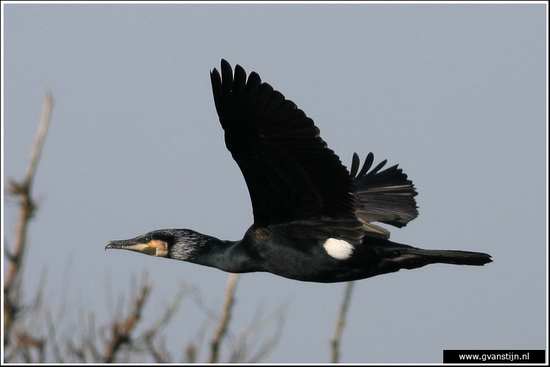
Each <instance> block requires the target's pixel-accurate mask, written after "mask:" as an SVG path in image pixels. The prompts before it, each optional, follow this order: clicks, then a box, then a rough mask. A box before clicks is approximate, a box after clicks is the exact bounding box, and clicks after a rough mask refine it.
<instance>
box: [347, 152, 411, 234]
mask: <svg viewBox="0 0 550 367" xmlns="http://www.w3.org/2000/svg"><path fill="white" fill-rule="evenodd" d="M373 161H374V155H373V154H372V153H369V154H368V155H367V158H366V159H365V162H364V163H363V167H362V168H361V171H360V172H359V173H358V170H359V157H358V156H357V154H354V155H353V159H352V163H351V169H350V176H351V177H352V178H353V179H354V181H353V183H354V185H355V194H356V206H357V212H356V214H357V217H358V218H359V220H360V221H361V223H363V229H364V231H365V233H366V234H367V235H370V236H374V237H382V238H389V236H390V233H389V231H388V230H386V229H385V228H382V227H379V226H377V225H374V224H372V222H381V223H386V224H391V225H392V226H395V227H399V228H401V227H403V226H405V225H406V224H407V223H408V222H410V221H411V220H413V219H414V218H416V217H417V216H418V207H417V205H416V200H415V198H414V197H415V196H416V195H417V194H418V193H417V192H416V189H415V187H414V185H413V182H412V181H411V180H409V179H408V177H407V175H406V174H405V173H403V170H402V169H401V168H398V166H397V165H394V166H391V167H389V168H386V169H385V170H383V171H381V169H382V168H383V167H384V165H385V164H386V160H384V161H382V162H380V163H379V164H378V165H377V166H376V167H374V168H373V169H371V167H372V163H373ZM369 169H371V170H370V171H369Z"/></svg>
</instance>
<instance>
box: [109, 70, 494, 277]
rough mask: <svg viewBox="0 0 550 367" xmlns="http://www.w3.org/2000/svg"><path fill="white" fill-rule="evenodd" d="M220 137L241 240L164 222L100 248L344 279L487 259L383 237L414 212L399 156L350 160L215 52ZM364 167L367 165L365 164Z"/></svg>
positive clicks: (292, 108) (276, 95) (255, 78)
mask: <svg viewBox="0 0 550 367" xmlns="http://www.w3.org/2000/svg"><path fill="white" fill-rule="evenodd" d="M210 78H211V82H212V91H213V94H214V102H215V105H216V111H217V112H218V115H219V117H220V122H221V125H222V128H223V129H224V130H225V144H226V146H227V149H229V151H230V152H231V154H232V156H233V158H234V159H235V161H236V162H237V164H238V165H239V167H240V169H241V171H242V174H243V176H244V178H245V181H246V184H247V186H248V191H249V192H250V199H251V201H252V209H253V212H254V223H253V224H252V226H250V228H249V229H248V230H247V231H246V233H245V234H244V237H243V239H241V240H240V241H224V240H219V239H217V238H214V237H211V236H207V235H203V234H200V233H198V232H195V231H192V230H189V229H163V230H156V231H152V232H149V233H146V234H144V235H141V236H138V237H135V238H132V239H129V240H121V241H111V242H109V243H108V244H107V246H106V247H105V248H106V249H126V250H132V251H137V252H141V253H144V254H147V255H154V256H160V257H167V258H171V259H176V260H183V261H188V262H192V263H196V264H200V265H206V266H211V267H215V268H218V269H221V270H224V271H227V272H231V273H246V272H254V271H264V272H270V273H273V274H277V275H280V276H283V277H286V278H290V279H296V280H301V281H310V282H324V283H330V282H343V281H350V280H357V279H363V278H369V277H373V276H376V275H380V274H385V273H391V272H395V271H398V270H399V269H414V268H419V267H421V266H424V265H427V264H433V263H446V264H457V265H483V264H486V263H489V262H491V261H492V260H491V256H490V255H488V254H484V253H479V252H468V251H451V250H424V249H419V248H416V247H412V246H408V245H403V244H400V243H396V242H392V241H390V240H389V236H390V233H389V231H388V230H386V229H385V228H382V227H380V226H377V225H375V224H373V222H381V223H386V224H390V225H392V226H395V227H403V226H405V225H406V224H407V223H408V222H409V221H411V220H413V219H414V218H416V216H417V215H418V211H417V206H416V201H415V199H414V197H415V196H416V194H417V192H416V190H415V188H414V185H413V183H412V181H410V180H408V178H407V175H406V174H405V173H403V171H402V170H401V169H400V168H398V166H397V165H395V166H392V167H390V168H386V169H384V170H382V168H383V166H384V165H385V164H386V161H383V162H381V163H380V164H378V165H377V166H376V167H374V168H373V169H371V167H372V163H373V160H374V157H373V154H372V153H369V154H368V156H367V158H366V161H365V162H364V164H363V166H362V168H361V170H359V166H360V164H359V158H358V156H357V154H354V156H353V160H352V165H351V170H350V172H348V170H347V169H346V168H345V167H344V166H343V165H342V163H341V161H340V158H338V156H337V155H336V154H335V153H334V152H333V151H332V150H331V149H329V148H328V147H327V144H326V143H325V141H323V139H321V137H320V136H319V129H318V128H317V127H316V126H315V125H314V123H313V120H312V119H311V118H309V117H307V116H306V114H305V113H304V112H303V111H302V110H300V109H299V108H298V107H297V106H296V104H294V102H292V101H290V100H287V99H285V97H284V96H283V95H282V94H281V93H280V92H278V91H276V90H274V89H273V88H272V87H271V86H270V85H269V84H267V83H262V81H261V79H260V76H259V75H258V74H257V73H255V72H252V73H250V75H249V76H248V78H247V76H246V72H245V71H244V69H243V68H242V67H241V66H239V65H237V66H236V67H235V73H234V74H233V70H232V68H231V65H229V63H228V62H227V61H225V60H222V61H221V76H220V73H219V72H218V70H216V69H214V70H213V71H212V72H211V73H210ZM369 169H370V171H369Z"/></svg>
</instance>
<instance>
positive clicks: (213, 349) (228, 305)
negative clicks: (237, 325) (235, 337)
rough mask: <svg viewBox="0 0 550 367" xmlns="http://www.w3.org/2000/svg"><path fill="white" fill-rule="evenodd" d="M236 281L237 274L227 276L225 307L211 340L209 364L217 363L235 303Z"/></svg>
mask: <svg viewBox="0 0 550 367" xmlns="http://www.w3.org/2000/svg"><path fill="white" fill-rule="evenodd" d="M238 279H239V275H238V274H231V275H230V276H229V282H228V283H227V292H226V294H225V306H224V309H223V313H222V317H221V320H220V325H219V326H218V330H217V331H216V334H215V335H214V338H213V339H212V342H211V344H210V359H209V360H208V362H209V363H216V362H218V359H219V349H220V343H221V340H222V338H223V337H224V335H225V333H226V331H227V325H228V324H229V319H230V318H231V310H232V308H233V303H234V301H235V298H234V296H235V287H236V286H237V280H238Z"/></svg>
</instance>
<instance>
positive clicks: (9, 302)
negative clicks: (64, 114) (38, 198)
mask: <svg viewBox="0 0 550 367" xmlns="http://www.w3.org/2000/svg"><path fill="white" fill-rule="evenodd" d="M52 107H53V98H52V94H51V92H50V91H46V95H45V97H44V108H43V111H42V120H41V122H40V126H39V128H38V134H37V136H36V140H35V142H34V146H33V150H32V154H31V160H30V162H29V166H28V167H27V173H26V175H25V179H24V181H23V182H21V183H18V182H15V181H13V180H12V181H11V182H10V184H11V185H10V191H11V193H12V194H13V195H18V196H20V197H21V199H20V208H21V210H20V212H19V220H18V222H17V229H16V232H15V239H14V245H13V249H12V250H11V251H9V252H7V256H6V257H7V259H8V265H7V267H8V269H7V271H6V275H5V281H4V346H7V345H8V344H9V343H10V340H11V338H10V330H11V327H12V326H13V322H14V321H15V318H16V317H17V313H18V311H19V310H20V309H21V308H22V306H21V302H20V298H21V274H22V265H23V258H24V255H25V250H26V243H27V242H26V239H27V226H28V222H29V220H30V219H31V218H32V216H33V214H34V211H35V209H36V205H35V202H34V200H33V199H32V196H31V188H32V182H33V180H34V175H35V173H36V168H37V166H38V160H39V158H40V154H41V152H42V146H43V145H44V139H45V138H46V132H47V131H48V126H49V124H50V116H51V111H52Z"/></svg>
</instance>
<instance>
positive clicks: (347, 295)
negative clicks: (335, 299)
mask: <svg viewBox="0 0 550 367" xmlns="http://www.w3.org/2000/svg"><path fill="white" fill-rule="evenodd" d="M353 284H354V282H348V283H347V284H346V290H345V292H344V299H343V300H342V306H341V307H340V314H339V315H338V320H337V321H336V327H335V329H334V335H333V337H332V340H331V341H330V344H331V347H332V360H331V361H332V363H338V360H339V359H340V339H341V338H342V330H343V329H344V324H345V321H346V314H347V312H348V307H349V302H350V299H351V291H352V290H353Z"/></svg>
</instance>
